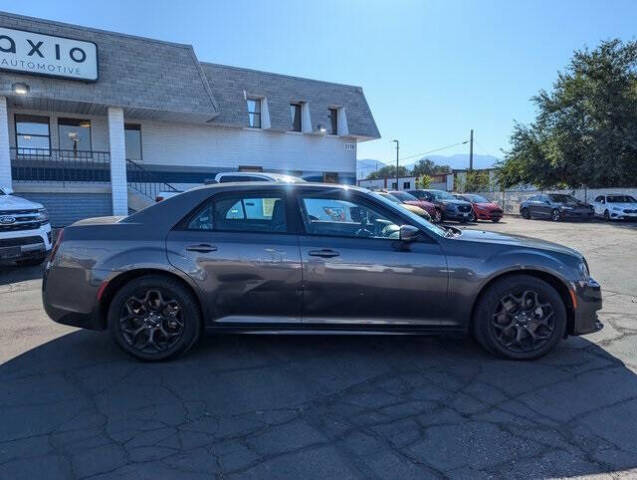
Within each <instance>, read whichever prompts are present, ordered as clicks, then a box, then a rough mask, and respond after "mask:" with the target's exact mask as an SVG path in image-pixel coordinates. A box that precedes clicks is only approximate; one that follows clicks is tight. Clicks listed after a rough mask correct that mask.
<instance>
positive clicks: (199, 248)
mask: <svg viewBox="0 0 637 480" xmlns="http://www.w3.org/2000/svg"><path fill="white" fill-rule="evenodd" d="M186 250H187V251H189V252H199V253H208V252H216V251H217V247H215V246H214V245H210V244H209V243H199V244H197V245H189V246H187V247H186Z"/></svg>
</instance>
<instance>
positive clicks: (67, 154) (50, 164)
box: [9, 147, 111, 183]
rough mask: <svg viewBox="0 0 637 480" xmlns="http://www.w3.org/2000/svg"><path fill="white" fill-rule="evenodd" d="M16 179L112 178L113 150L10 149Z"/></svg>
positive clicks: (13, 175) (101, 180)
mask: <svg viewBox="0 0 637 480" xmlns="http://www.w3.org/2000/svg"><path fill="white" fill-rule="evenodd" d="M9 152H10V156H11V174H12V178H13V179H14V180H16V181H29V182H63V183H65V182H109V181H110V178H111V177H110V153H109V152H104V151H97V150H72V149H54V148H22V147H20V148H16V147H11V148H10V149H9Z"/></svg>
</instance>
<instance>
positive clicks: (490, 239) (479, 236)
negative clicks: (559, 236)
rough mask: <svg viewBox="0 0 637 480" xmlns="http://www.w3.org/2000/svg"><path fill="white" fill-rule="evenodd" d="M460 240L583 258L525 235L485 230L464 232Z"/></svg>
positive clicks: (558, 245) (567, 249)
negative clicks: (547, 251)
mask: <svg viewBox="0 0 637 480" xmlns="http://www.w3.org/2000/svg"><path fill="white" fill-rule="evenodd" d="M456 239H458V240H464V241H470V242H484V243H497V244H500V245H512V246H518V247H526V248H536V249H540V250H549V251H551V252H558V253H564V254H567V255H573V256H576V257H578V258H583V257H582V254H581V253H579V252H578V251H577V250H575V249H573V248H569V247H565V246H564V245H560V244H559V243H553V242H547V241H546V240H540V239H539V238H533V237H525V236H524V235H512V234H504V233H497V232H486V231H484V230H469V229H465V230H462V235H460V236H459V237H456Z"/></svg>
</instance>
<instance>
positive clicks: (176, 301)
mask: <svg viewBox="0 0 637 480" xmlns="http://www.w3.org/2000/svg"><path fill="white" fill-rule="evenodd" d="M108 328H109V330H110V333H111V335H112V337H113V339H114V340H115V342H116V343H117V344H118V345H119V346H120V348H122V350H124V351H125V352H126V353H128V354H130V355H132V356H134V357H135V358H137V359H140V360H144V361H161V360H167V359H169V358H174V357H177V356H179V355H181V354H183V353H185V352H187V351H188V350H189V349H190V348H192V346H193V345H194V344H195V343H197V340H199V337H200V335H201V313H200V310H199V305H198V302H197V300H196V298H195V297H194V296H193V294H192V293H191V292H190V291H189V290H188V289H187V288H186V287H185V286H184V285H183V284H182V283H181V282H179V281H177V280H174V279H171V278H168V277H164V276H161V275H148V276H144V277H139V278H136V279H133V280H131V281H130V282H128V283H126V284H125V285H124V286H123V287H122V288H121V289H120V290H119V291H118V292H117V293H116V294H115V296H114V297H113V300H112V301H111V304H110V306H109V309H108Z"/></svg>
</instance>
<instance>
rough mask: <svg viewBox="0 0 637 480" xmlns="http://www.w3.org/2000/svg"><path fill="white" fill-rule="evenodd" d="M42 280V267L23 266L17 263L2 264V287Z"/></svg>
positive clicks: (0, 266) (0, 268)
mask: <svg viewBox="0 0 637 480" xmlns="http://www.w3.org/2000/svg"><path fill="white" fill-rule="evenodd" d="M40 278H42V265H36V266H23V265H16V264H15V263H9V262H5V263H0V285H9V284H12V283H17V282H25V281H28V280H36V279H40Z"/></svg>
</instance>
